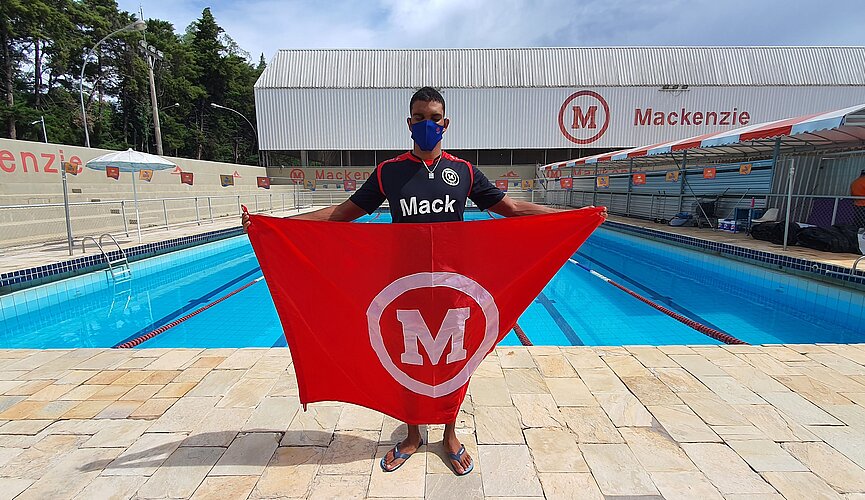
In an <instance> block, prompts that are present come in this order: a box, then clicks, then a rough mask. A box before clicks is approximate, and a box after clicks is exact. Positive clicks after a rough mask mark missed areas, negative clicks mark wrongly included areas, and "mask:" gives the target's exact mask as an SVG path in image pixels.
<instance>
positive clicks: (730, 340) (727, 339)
mask: <svg viewBox="0 0 865 500" xmlns="http://www.w3.org/2000/svg"><path fill="white" fill-rule="evenodd" d="M608 283H609V284H611V285H613V286H614V287H616V288H618V289H619V290H621V291H623V292H625V293H627V294H628V295H630V296H632V297H634V298H636V299H637V300H639V301H640V302H643V303H645V304H648V305H650V306H652V307H654V308H655V309H657V310H659V311H661V312H662V313H664V314H666V315H667V316H669V317H671V318H673V319H675V320H676V321H679V322H680V323H684V324H685V325H687V326H690V327H691V328H693V329H694V330H697V331H698V332H700V333H702V334H703V335H707V336H709V337H712V338H713V339H715V340H719V341H721V342H723V343H725V344H747V342H744V341H742V340H739V339H737V338H736V337H734V336H732V335H729V334H727V333H724V332H721V331H718V330H715V329H714V328H709V327H708V326H706V325H704V324H702V323H698V322H696V321H694V320H692V319H690V318H686V317H685V316H682V315H681V314H679V313H676V312H673V311H671V310H669V309H667V308H666V307H664V306H662V305H660V304H657V303H655V302H652V301H651V300H649V299H647V298H645V297H643V296H642V295H640V294H638V293H636V292H632V291H631V290H628V289H627V288H625V287H623V286H622V285H620V284H618V283H616V282H615V281H613V280H609V281H608Z"/></svg>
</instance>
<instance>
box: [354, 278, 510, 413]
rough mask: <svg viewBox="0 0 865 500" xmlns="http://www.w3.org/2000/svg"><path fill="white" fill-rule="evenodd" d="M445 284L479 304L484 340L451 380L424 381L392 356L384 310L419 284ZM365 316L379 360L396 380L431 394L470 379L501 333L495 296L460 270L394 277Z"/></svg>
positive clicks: (439, 393)
mask: <svg viewBox="0 0 865 500" xmlns="http://www.w3.org/2000/svg"><path fill="white" fill-rule="evenodd" d="M435 287H446V288H451V289H453V290H457V291H460V292H462V293H464V294H466V295H468V296H469V297H471V298H472V299H474V301H475V302H476V303H477V304H478V306H480V309H481V312H482V313H483V315H484V319H485V321H486V328H485V330H484V338H483V340H482V341H481V344H480V346H479V347H478V349H477V351H475V352H474V354H472V355H471V356H470V357H469V358H468V361H466V364H465V366H463V368H462V370H460V371H459V372H458V373H457V374H456V375H454V376H453V377H451V378H450V379H449V380H445V381H444V382H441V383H438V384H436V385H430V384H427V383H426V382H421V381H420V380H416V379H414V378H412V377H411V376H410V375H409V374H407V373H406V372H404V371H403V370H402V369H401V368H400V367H398V366H397V365H396V363H394V361H393V359H391V356H390V354H389V353H388V351H387V348H386V347H385V345H384V338H383V337H382V334H381V316H382V314H383V313H384V310H385V309H386V308H387V306H389V305H390V304H391V302H393V301H394V300H396V299H397V298H398V297H400V296H401V295H402V294H404V293H406V292H409V291H411V290H417V289H419V288H435ZM366 319H367V324H368V327H369V342H370V344H371V345H372V348H373V350H374V351H375V354H376V356H378V360H379V362H381V364H382V366H383V367H384V369H385V370H387V372H388V373H389V374H390V376H391V377H393V379H394V380H396V381H397V382H398V383H399V384H400V385H401V386H403V387H405V388H406V389H408V390H410V391H412V392H414V393H417V394H421V395H424V396H429V397H431V398H438V397H442V396H447V395H448V394H450V393H452V392H454V391H456V390H457V389H459V388H460V387H462V386H463V385H465V384H466V382H468V381H469V378H470V377H471V376H472V373H474V372H475V370H476V369H477V367H478V366H480V364H481V362H482V361H483V360H484V356H486V354H487V353H488V352H490V350H492V348H493V347H494V346H495V345H496V339H497V338H498V335H499V309H498V306H496V302H495V300H494V299H493V296H492V295H491V294H490V293H489V292H488V291H487V290H486V289H485V288H484V287H482V286H481V285H480V284H479V283H478V282H476V281H475V280H473V279H471V278H469V277H467V276H463V275H462V274H458V273H448V272H434V273H415V274H410V275H408V276H403V277H402V278H398V279H396V280H394V282H393V283H391V284H389V285H388V286H386V287H384V289H383V290H382V291H381V292H379V293H378V295H376V296H375V298H374V299H372V303H370V305H369V308H368V309H367V310H366Z"/></svg>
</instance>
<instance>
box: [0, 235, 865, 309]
mask: <svg viewBox="0 0 865 500" xmlns="http://www.w3.org/2000/svg"><path fill="white" fill-rule="evenodd" d="M603 227H605V228H609V229H613V230H617V231H621V232H625V233H629V234H636V235H639V236H642V237H646V238H650V239H653V240H656V241H661V242H665V243H670V244H673V245H677V246H681V247H685V248H692V249H698V250H703V251H708V252H711V253H714V254H716V255H720V256H722V257H728V258H731V259H734V260H740V261H744V262H748V263H752V264H757V265H761V266H763V267H768V268H770V269H774V270H780V271H784V272H789V273H791V274H792V275H795V276H801V277H806V278H812V279H818V280H821V281H824V282H828V283H835V284H839V285H841V286H849V287H851V288H855V289H858V290H860V291H865V270H860V271H858V272H857V273H856V274H855V275H850V270H849V269H847V268H844V267H841V266H836V265H833V264H825V263H820V262H815V261H811V260H806V259H799V258H796V257H789V256H784V255H778V254H774V253H771V252H765V251H761V250H752V249H749V248H742V247H738V246H735V245H730V244H728V243H719V242H714V241H709V240H703V239H700V238H695V237H693V236H685V235H681V234H675V233H668V232H665V231H660V230H656V229H649V228H644V227H639V226H634V225H630V224H624V223H620V222H613V221H606V222H605V223H604V226H603ZM240 234H242V229H241V228H240V227H235V228H229V229H222V230H219V231H211V232H207V233H201V234H197V235H192V236H185V237H181V238H174V239H170V240H165V241H160V242H155V243H148V244H144V245H139V246H136V247H133V248H130V249H128V250H127V251H126V255H127V257H128V258H129V261H130V262H134V261H138V260H141V259H146V258H148V257H153V256H157V255H161V254H165V253H169V252H173V251H175V250H181V249H183V248H189V247H192V246H196V245H201V244H203V243H209V242H212V241H218V240H221V239H225V238H229V237H232V236H238V235H240ZM108 256H109V258H110V259H112V260H114V259H117V258H119V257H120V254H119V252H118V251H116V250H115V251H112V252H108ZM103 269H106V270H107V269H108V266H107V264H105V262H104V260H103V258H102V255H100V254H95V253H93V254H90V255H85V256H81V257H78V258H75V259H72V260H68V261H65V262H60V263H56V264H49V265H45V266H39V267H33V268H29V269H22V270H18V271H13V272H9V273H4V274H2V275H0V296H2V295H5V294H8V293H11V292H14V291H17V290H23V289H26V288H30V287H34V286H37V285H41V284H44V283H50V282H54V281H57V280H62V279H65V278H70V277H73V276H79V275H83V274H87V273H91V272H93V271H99V270H103Z"/></svg>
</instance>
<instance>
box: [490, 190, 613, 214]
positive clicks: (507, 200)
mask: <svg viewBox="0 0 865 500" xmlns="http://www.w3.org/2000/svg"><path fill="white" fill-rule="evenodd" d="M489 210H490V212H495V213H497V214H499V215H501V216H502V217H522V216H523V215H541V214H552V213H556V212H565V211H567V210H571V209H568V208H553V207H548V206H546V205H538V204H537V203H531V202H528V201H521V200H515V199H513V198H511V197H510V196H508V195H505V197H504V198H502V201H500V202H498V203H496V204H495V205H493V206H491V207H490V208H489ZM601 215H602V216H604V217H605V218H606V217H607V212H603V213H602V214H601Z"/></svg>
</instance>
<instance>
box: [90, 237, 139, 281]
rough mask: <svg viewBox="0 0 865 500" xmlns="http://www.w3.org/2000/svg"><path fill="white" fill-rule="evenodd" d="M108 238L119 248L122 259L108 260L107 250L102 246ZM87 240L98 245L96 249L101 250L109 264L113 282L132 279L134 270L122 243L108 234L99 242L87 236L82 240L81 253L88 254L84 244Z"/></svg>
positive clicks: (100, 238)
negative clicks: (130, 265)
mask: <svg viewBox="0 0 865 500" xmlns="http://www.w3.org/2000/svg"><path fill="white" fill-rule="evenodd" d="M105 237H108V238H111V241H112V242H113V243H114V246H116V247H117V251H118V252H119V253H120V258H119V259H116V260H111V259H110V258H108V254H107V253H106V252H105V249H104V248H103V246H102V240H103V238H105ZM87 240H91V241H93V243H94V244H95V245H96V248H98V249H99V252H100V253H102V258H104V259H105V262H106V263H107V264H108V273H109V274H110V275H111V280H112V281H113V282H115V283H119V282H123V281H129V280H131V279H132V269H131V268H130V267H129V259H127V258H126V252H125V251H123V248H122V247H121V246H120V243H117V240H116V239H115V238H114V236H111V235H110V234H108V233H105V234H103V235H102V236H100V237H99V241H96V238H94V237H93V236H85V237H84V238H81V252H82V253H86V252H85V249H84V244H85V243H86V242H87Z"/></svg>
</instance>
